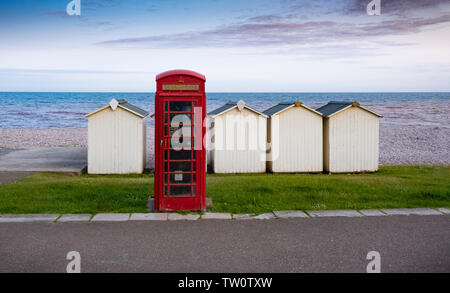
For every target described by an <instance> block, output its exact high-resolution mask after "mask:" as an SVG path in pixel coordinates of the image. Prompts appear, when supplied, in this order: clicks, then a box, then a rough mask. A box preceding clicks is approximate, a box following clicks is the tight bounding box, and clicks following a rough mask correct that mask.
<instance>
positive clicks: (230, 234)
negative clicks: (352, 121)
mask: <svg viewBox="0 0 450 293" xmlns="http://www.w3.org/2000/svg"><path fill="white" fill-rule="evenodd" d="M373 250H374V251H378V252H379V253H380V255H381V271H382V272H447V273H448V272H450V217H449V216H389V217H361V218H314V219H274V220H240V221H236V220H233V221H231V220H203V221H169V222H159V221H148V222H120V223H112V222H108V223H8V224H6V223H2V224H0V272H65V271H66V266H67V264H68V262H69V261H68V260H66V255H67V253H68V252H69V251H78V252H79V253H80V255H81V271H82V272H253V273H255V272H363V273H364V272H366V266H367V264H368V262H369V261H368V260H366V256H367V253H368V252H369V251H373Z"/></svg>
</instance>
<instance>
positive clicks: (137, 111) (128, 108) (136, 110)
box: [85, 99, 149, 118]
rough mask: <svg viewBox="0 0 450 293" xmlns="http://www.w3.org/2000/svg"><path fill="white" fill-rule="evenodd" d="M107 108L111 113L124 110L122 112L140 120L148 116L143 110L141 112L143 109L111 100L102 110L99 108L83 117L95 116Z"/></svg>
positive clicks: (123, 100) (121, 101)
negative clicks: (118, 109) (126, 112)
mask: <svg viewBox="0 0 450 293" xmlns="http://www.w3.org/2000/svg"><path fill="white" fill-rule="evenodd" d="M108 108H110V109H111V110H112V111H116V110H117V108H121V109H124V110H126V111H128V112H130V113H132V114H134V115H136V116H139V117H141V118H144V117H147V116H148V114H149V113H148V112H147V111H145V110H143V109H141V108H139V107H136V106H135V105H132V104H130V103H128V102H127V101H126V100H125V99H120V100H116V99H112V100H111V101H110V102H109V104H108V105H106V106H105V107H102V108H100V109H98V110H95V111H94V112H92V113H89V114H87V115H85V116H86V117H89V116H92V115H95V114H97V113H99V112H101V111H103V110H105V109H108Z"/></svg>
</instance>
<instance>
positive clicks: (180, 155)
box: [169, 150, 192, 161]
mask: <svg viewBox="0 0 450 293" xmlns="http://www.w3.org/2000/svg"><path fill="white" fill-rule="evenodd" d="M169 155H170V160H171V161H172V160H191V155H192V151H190V150H188V151H185V150H181V151H176V150H171V151H170V154H169Z"/></svg>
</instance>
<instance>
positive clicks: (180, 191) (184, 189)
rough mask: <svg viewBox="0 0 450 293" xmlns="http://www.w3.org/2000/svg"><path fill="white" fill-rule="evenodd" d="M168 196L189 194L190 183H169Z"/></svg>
mask: <svg viewBox="0 0 450 293" xmlns="http://www.w3.org/2000/svg"><path fill="white" fill-rule="evenodd" d="M170 196H191V186H190V185H181V186H177V185H171V186H170Z"/></svg>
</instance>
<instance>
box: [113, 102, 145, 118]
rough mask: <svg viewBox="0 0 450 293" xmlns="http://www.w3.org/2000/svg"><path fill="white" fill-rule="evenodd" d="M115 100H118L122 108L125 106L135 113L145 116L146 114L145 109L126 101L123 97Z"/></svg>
mask: <svg viewBox="0 0 450 293" xmlns="http://www.w3.org/2000/svg"><path fill="white" fill-rule="evenodd" d="M117 102H119V105H120V106H122V108H125V109H126V110H128V111H130V112H134V113H137V114H139V116H142V117H145V116H147V115H148V112H147V111H145V110H143V109H141V108H139V107H137V106H135V105H132V104H130V103H128V102H127V101H126V100H125V99H121V100H118V101H117Z"/></svg>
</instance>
